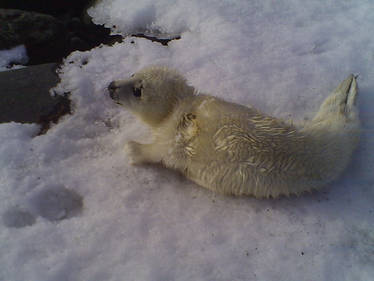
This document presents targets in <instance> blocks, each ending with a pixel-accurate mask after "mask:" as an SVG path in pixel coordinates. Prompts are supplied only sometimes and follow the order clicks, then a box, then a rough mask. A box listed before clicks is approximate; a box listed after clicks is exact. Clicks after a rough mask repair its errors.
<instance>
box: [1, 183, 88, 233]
mask: <svg viewBox="0 0 374 281" xmlns="http://www.w3.org/2000/svg"><path fill="white" fill-rule="evenodd" d="M29 205H30V209H32V210H33V212H29V211H26V210H23V209H21V208H19V207H13V208H10V209H8V210H7V211H6V212H5V213H4V214H3V223H4V225H5V226H7V227H15V228H21V227H25V226H30V225H33V224H34V223H35V221H36V219H35V217H36V216H41V217H43V218H45V219H47V220H49V221H60V220H63V219H68V218H71V217H74V216H76V215H78V214H79V213H80V212H81V211H82V208H83V198H82V196H81V195H79V194H78V193H77V192H75V191H73V190H70V189H67V188H65V187H64V186H60V185H58V186H49V187H47V188H45V189H43V190H41V191H39V192H38V193H37V194H35V195H34V196H32V197H31V199H30V201H29ZM33 213H34V214H33Z"/></svg>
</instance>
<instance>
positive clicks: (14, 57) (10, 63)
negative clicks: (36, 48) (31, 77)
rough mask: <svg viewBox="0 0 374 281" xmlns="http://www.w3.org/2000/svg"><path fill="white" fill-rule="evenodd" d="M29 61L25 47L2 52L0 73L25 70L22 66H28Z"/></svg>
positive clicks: (0, 55)
mask: <svg viewBox="0 0 374 281" xmlns="http://www.w3.org/2000/svg"><path fill="white" fill-rule="evenodd" d="M28 60H29V58H28V57H27V52H26V48H25V46H24V45H19V46H16V47H14V48H11V49H9V50H0V71H6V70H10V69H19V68H23V66H22V64H26V63H27V61H28Z"/></svg>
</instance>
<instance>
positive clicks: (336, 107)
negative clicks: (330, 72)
mask: <svg viewBox="0 0 374 281" xmlns="http://www.w3.org/2000/svg"><path fill="white" fill-rule="evenodd" d="M357 93H358V88H357V82H356V77H355V76H354V75H353V74H351V75H349V76H348V77H347V78H346V79H345V80H344V81H343V82H341V83H340V85H339V86H338V87H337V88H336V89H335V90H334V91H333V92H332V93H331V94H330V95H329V96H328V97H327V98H326V99H325V101H324V102H323V103H322V105H321V107H320V110H319V112H318V113H317V115H316V117H315V118H314V121H323V120H324V119H325V118H328V116H331V114H333V115H336V114H342V115H343V116H345V117H347V118H353V117H355V115H356V99H357ZM352 114H353V115H352Z"/></svg>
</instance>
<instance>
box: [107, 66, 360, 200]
mask: <svg viewBox="0 0 374 281" xmlns="http://www.w3.org/2000/svg"><path fill="white" fill-rule="evenodd" d="M108 89H109V92H110V96H111V98H112V99H113V100H114V101H115V102H117V103H118V104H120V105H123V106H124V107H125V108H127V109H129V110H130V111H131V112H133V114H135V115H136V116H138V117H139V118H140V119H141V120H143V121H144V122H145V123H146V124H148V125H149V126H150V127H151V128H152V130H153V135H154V141H153V143H150V144H140V143H137V142H133V141H131V142H129V143H128V144H127V146H126V149H127V153H128V155H129V158H130V161H131V162H132V163H133V164H141V163H146V162H148V163H156V162H159V163H162V164H163V165H165V166H166V167H168V168H172V169H176V170H178V171H180V172H182V173H183V174H184V175H186V176H187V177H188V178H189V179H191V180H193V181H194V182H196V183H198V184H199V185H201V186H203V187H206V188H208V189H210V190H213V191H216V192H220V193H223V194H232V195H253V196H255V197H273V198H275V197H277V196H279V195H290V194H297V195H298V194H300V193H302V192H305V191H311V190H312V189H319V188H321V187H323V186H324V185H326V184H327V183H329V182H331V181H332V180H334V179H336V178H337V177H338V176H339V175H340V174H341V173H342V172H343V170H344V169H345V168H346V166H347V165H348V163H349V160H350V158H351V155H352V153H353V151H354V149H355V147H356V145H357V143H358V140H359V134H360V121H359V117H358V111H357V107H356V105H355V104H356V97H357V82H356V79H355V77H354V76H353V75H350V76H348V78H347V79H345V80H344V81H343V82H342V83H341V84H340V85H339V86H338V87H337V88H336V89H335V90H334V91H333V92H332V93H331V94H330V96H328V97H327V99H326V100H325V101H324V102H323V104H322V105H321V107H320V110H319V112H318V113H317V115H316V117H315V118H314V119H313V120H311V121H310V122H309V123H307V124H306V125H305V126H304V127H303V128H296V127H295V126H293V125H289V124H286V123H285V122H283V121H282V120H278V119H276V118H273V117H271V116H268V115H265V114H263V113H261V112H259V111H258V110H256V109H254V108H252V107H249V108H248V107H245V106H242V105H238V104H233V103H230V102H226V101H224V100H221V99H219V98H215V97H212V96H209V95H205V94H198V95H196V94H195V90H194V88H193V87H191V86H189V85H187V83H186V80H185V79H184V78H183V77H182V76H181V75H179V74H178V73H176V72H175V71H172V70H169V69H167V68H164V67H150V68H146V69H144V70H142V71H140V72H139V73H136V74H135V75H133V76H132V77H131V78H129V79H126V80H118V81H113V82H112V83H110V85H109V87H108Z"/></svg>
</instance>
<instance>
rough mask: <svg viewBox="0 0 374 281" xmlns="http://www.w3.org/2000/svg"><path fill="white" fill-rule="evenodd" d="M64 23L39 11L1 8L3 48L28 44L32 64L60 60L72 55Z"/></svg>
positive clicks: (0, 33)
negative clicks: (69, 53) (69, 52)
mask: <svg viewBox="0 0 374 281" xmlns="http://www.w3.org/2000/svg"><path fill="white" fill-rule="evenodd" d="M66 35H67V33H66V29H65V27H64V24H63V23H62V22H61V21H59V20H57V19H56V18H54V17H52V16H49V15H44V14H39V13H35V12H25V11H21V10H12V9H10V10H6V9H0V49H9V48H11V47H14V46H16V45H20V44H24V45H25V46H26V49H27V54H28V56H29V58H30V60H29V64H37V63H40V61H39V59H38V58H42V62H54V61H60V60H61V58H62V57H64V56H66V55H67V54H68V51H69V50H68V45H67V43H66Z"/></svg>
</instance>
